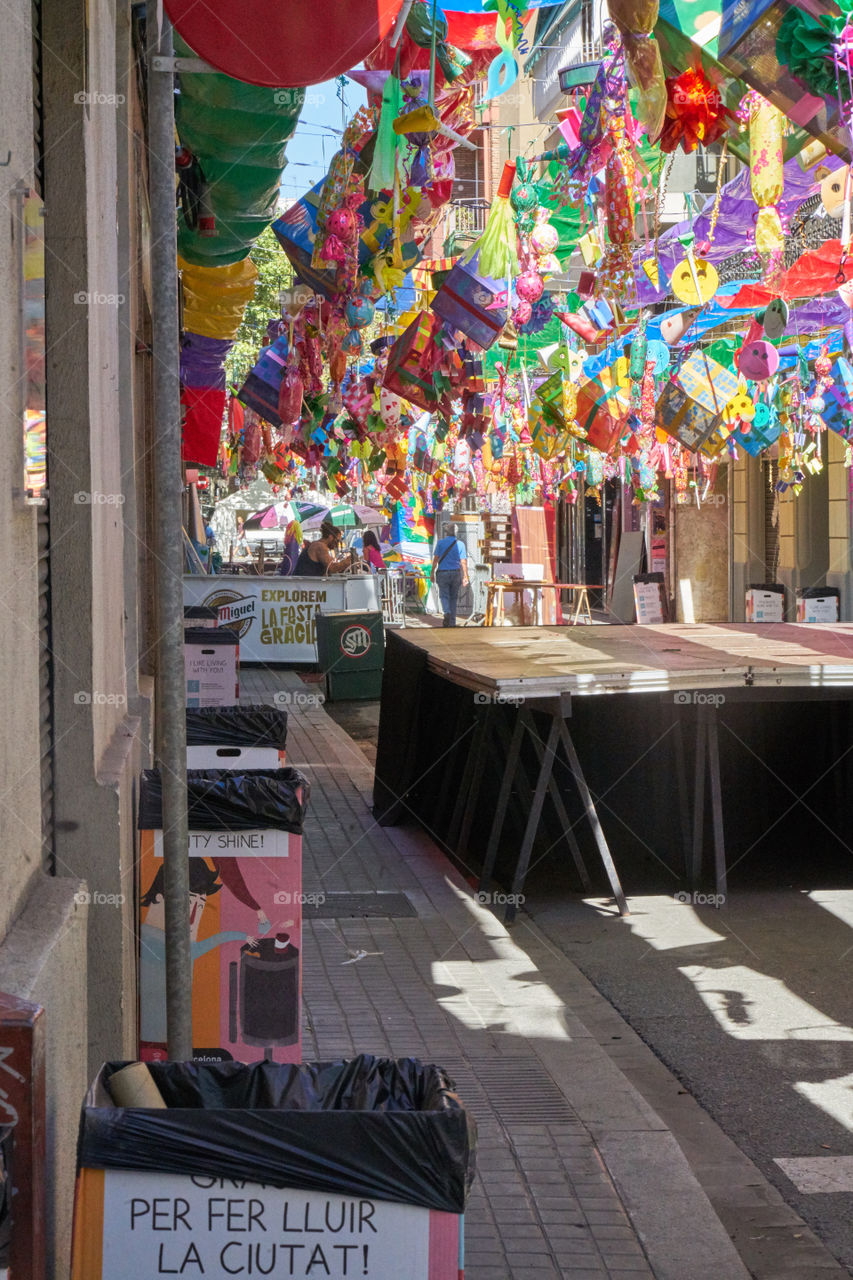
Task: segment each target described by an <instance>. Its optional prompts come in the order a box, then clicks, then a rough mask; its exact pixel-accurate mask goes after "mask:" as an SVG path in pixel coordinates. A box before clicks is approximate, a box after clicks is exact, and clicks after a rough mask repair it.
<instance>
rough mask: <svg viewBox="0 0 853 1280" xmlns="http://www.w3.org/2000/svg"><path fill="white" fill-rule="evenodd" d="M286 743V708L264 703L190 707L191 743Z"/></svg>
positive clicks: (277, 745)
mask: <svg viewBox="0 0 853 1280" xmlns="http://www.w3.org/2000/svg"><path fill="white" fill-rule="evenodd" d="M286 745H287V712H286V711H284V710H279V708H278V707H268V706H266V705H265V704H264V703H260V704H259V705H258V706H253V707H242V706H241V707H188V708H187V746H188V747H275V748H276V749H277V750H278V751H284V749H285V746H286Z"/></svg>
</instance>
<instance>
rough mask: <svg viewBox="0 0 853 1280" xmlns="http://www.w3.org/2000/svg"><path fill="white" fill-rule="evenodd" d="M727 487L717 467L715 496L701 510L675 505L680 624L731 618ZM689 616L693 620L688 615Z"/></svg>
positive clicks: (724, 471)
mask: <svg viewBox="0 0 853 1280" xmlns="http://www.w3.org/2000/svg"><path fill="white" fill-rule="evenodd" d="M728 506H729V483H728V468H727V467H720V468H719V470H718V471H717V480H716V483H715V485H714V491H713V493H710V494H708V496H707V498H706V500H705V501H704V502H702V504H701V506H697V504H696V500H695V498H694V497H693V494H692V491H691V493H690V500H689V501H688V502H685V503H677V504H676V506H675V582H674V584H673V586H674V595H675V605H676V616H677V619H678V621H679V622H689V621H691V620H692V621H695V622H727V621H728V619H729V511H728ZM691 612H692V619H691V616H690V614H691Z"/></svg>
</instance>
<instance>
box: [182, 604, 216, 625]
mask: <svg viewBox="0 0 853 1280" xmlns="http://www.w3.org/2000/svg"><path fill="white" fill-rule="evenodd" d="M218 626H219V614H218V613H217V611H216V609H209V608H208V607H207V605H204V604H185V605H184V630H185V631H186V630H187V628H190V629H202V630H204V629H208V630H211V631H212V630H213V629H214V628H215V627H218Z"/></svg>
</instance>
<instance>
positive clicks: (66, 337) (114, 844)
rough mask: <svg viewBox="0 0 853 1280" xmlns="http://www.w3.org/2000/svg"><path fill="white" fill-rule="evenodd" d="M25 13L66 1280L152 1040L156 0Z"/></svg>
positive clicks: (30, 778) (13, 952)
mask: <svg viewBox="0 0 853 1280" xmlns="http://www.w3.org/2000/svg"><path fill="white" fill-rule="evenodd" d="M13 7H14V9H15V13H14V15H13V20H12V21H9V22H8V23H7V29H6V34H5V37H4V41H3V43H2V47H0V115H2V119H3V121H4V138H3V143H2V147H3V151H4V155H2V156H0V160H5V161H6V163H5V164H4V166H3V168H2V173H3V182H4V184H5V199H6V209H7V213H6V220H5V224H4V230H3V233H2V234H0V279H2V282H3V286H4V288H3V296H4V305H3V307H2V308H0V350H2V352H3V355H4V358H5V360H4V363H5V367H6V368H7V369H8V370H10V371H11V372H10V375H9V379H10V381H9V387H8V389H7V394H6V395H5V396H4V402H3V408H2V412H3V414H4V417H5V430H4V432H3V437H2V438H3V446H2V448H0V477H2V479H0V529H2V536H3V539H4V543H5V546H6V551H7V554H6V556H4V557H3V563H2V568H0V575H2V581H3V586H2V600H3V606H4V607H3V609H2V610H0V629H2V632H3V636H2V642H3V651H4V653H5V655H6V660H5V662H4V663H3V664H2V668H0V697H2V705H3V727H2V731H0V760H2V766H3V775H2V776H3V795H2V797H1V798H0V833H2V840H3V844H4V857H3V858H2V859H0V991H4V992H8V993H10V994H12V995H15V996H18V997H21V998H24V999H27V1000H30V1001H32V1002H34V1003H37V1004H39V1005H41V1006H42V1007H43V1009H44V1015H43V1017H44V1026H45V1032H46V1133H47V1169H46V1170H44V1171H43V1177H44V1185H45V1187H46V1188H47V1200H48V1203H47V1218H48V1221H47V1224H46V1232H47V1241H48V1275H50V1276H51V1277H57V1278H61V1277H64V1276H66V1275H67V1273H68V1266H69V1252H70V1240H71V1204H72V1197H73V1179H74V1161H75V1144H76V1131H77V1121H78V1115H79V1109H80V1105H81V1102H82V1099H83V1096H84V1092H85V1089H86V1086H87V1084H88V1081H89V1080H90V1078H91V1076H92V1073H93V1072H94V1070H96V1069H97V1067H98V1066H99V1065H100V1063H101V1062H102V1061H103V1060H104V1059H107V1058H120V1057H123V1056H133V1055H134V1054H135V1044H136V1012H135V1004H136V1002H135V967H136V963H135V947H134V941H133V939H134V931H133V902H134V889H133V874H134V850H135V833H134V830H133V800H134V790H135V779H136V777H137V776H138V772H139V769H140V767H141V766H142V765H143V764H147V763H149V761H150V750H149V737H150V723H151V703H152V695H151V679H150V674H149V672H150V663H149V662H148V661H147V660H146V656H145V655H146V654H147V653H148V652H149V650H150V646H151V642H152V638H153V635H154V631H153V624H152V620H151V616H150V609H149V607H148V598H149V593H150V586H149V578H150V563H151V556H150V553H149V552H148V550H147V547H148V546H149V545H150V532H149V530H148V528H147V522H148V521H150V519H151V512H150V504H149V503H147V501H146V497H147V484H146V471H147V466H146V458H147V454H148V452H149V449H150V431H151V424H150V422H149V421H148V416H149V415H148V413H147V404H148V391H147V383H148V381H149V380H150V356H149V355H148V354H147V304H146V299H145V291H146V287H147V284H146V270H145V266H146V259H147V249H146V239H147V230H146V227H147V219H146V213H145V194H144V193H145V163H144V157H145V139H144V129H143V123H144V122H143V112H142V97H141V93H140V89H141V87H142V81H143V77H144V66H143V64H142V61H141V59H140V56H139V33H140V29H141V14H140V12H139V9H140V8H141V7H140V6H132V5H130V4H127V3H121V2H120V0H118V2H117V3H112V2H111V0H88V3H84V2H83V0H81V2H80V3H77V2H76V0H13ZM7 150H8V157H7V156H6V155H5V152H6V151H7ZM36 233H37V234H36ZM39 239H41V240H42V241H43V267H42V268H41V271H42V276H41V277H39V276H38V275H37V271H36V268H35V267H34V266H33V262H34V260H35V256H36V255H37V254H38V252H39V251H40V250H39V245H38V243H35V242H37V241H38V240H39ZM40 281H41V283H40ZM39 339H41V347H40V349H39ZM36 383H40V384H41V396H42V403H41V405H40V406H39V404H38V403H37V402H36V401H37V398H38V395H39V388H38V386H36V385H35V384H36ZM39 409H40V410H41V414H42V425H43V428H44V430H43V435H42V436H39V435H38V433H37V432H33V431H32V430H31V435H30V439H29V445H30V447H31V452H34V453H37V452H38V450H39V449H41V450H42V451H43V453H44V454H45V455H46V484H45V485H43V486H36V489H33V488H32V486H31V485H30V483H29V481H30V480H31V479H32V476H31V475H30V476H29V477H25V473H24V466H25V463H26V456H25V455H26V445H25V443H24V436H23V425H24V422H25V421H27V422H29V423H30V425H31V427H32V424H33V422H34V421H35V420H36V417H37V413H38V411H39ZM28 488H30V490H31V492H30V494H29V496H28V494H27V489H28Z"/></svg>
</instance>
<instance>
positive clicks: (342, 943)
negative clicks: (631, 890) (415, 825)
mask: <svg viewBox="0 0 853 1280" xmlns="http://www.w3.org/2000/svg"><path fill="white" fill-rule="evenodd" d="M315 687H316V686H315ZM311 688H312V686H311V685H310V684H309V685H306V684H304V683H303V682H302V681H301V680H300V679H299V678H298V677H297V676H296V675H294V674H293V673H292V672H291V673H289V672H280V671H273V670H261V669H251V670H244V671H243V672H242V675H241V700H242V701H243V702H254V701H270V700H271V699H272V697H273V696H274V695H275V694H276V693H277V692H278V693H279V694H287V693H288V692H290V693H296V692H298V693H299V695H300V699H299V700H298V701H297V700H294V701H293V702H292V703H291V704H290V706H289V707H288V710H289V712H290V716H291V719H290V731H289V735H288V762H289V763H291V764H293V765H295V766H297V767H299V768H300V769H302V770H303V771H304V772H305V774H306V775H307V776H308V777H309V779H310V780H311V784H312V796H311V804H310V809H309V817H308V822H307V825H306V837H305V885H304V887H305V890H306V892H315V891H322V892H323V893H324V894H325V895H326V905H325V906H324V907H323V909H322V910H323V913H324V914H323V917H322V918H319V919H316V920H314V921H313V922H311V924H310V925H309V927H308V928H307V929H306V945H305V973H304V984H305V991H304V1014H305V1057H306V1059H311V1058H315V1059H324V1058H326V1059H328V1058H330V1057H337V1056H341V1055H348V1054H352V1053H355V1052H360V1051H366V1052H378V1053H388V1054H391V1055H393V1056H401V1055H409V1054H413V1055H417V1056H419V1057H421V1058H424V1059H426V1060H427V1061H434V1062H438V1063H439V1064H440V1065H443V1066H445V1067H446V1068H447V1070H448V1071H449V1072H450V1073H451V1074H452V1075H453V1077H454V1078H455V1079H456V1081H457V1084H458V1087H459V1090H460V1093H461V1095H462V1097H463V1099H464V1100H465V1101H466V1104H467V1105H469V1106H470V1107H471V1109H472V1111H473V1113H474V1115H475V1117H476V1118H477V1121H478V1125H479V1130H480V1149H479V1170H478V1175H477V1179H476V1181H475V1186H474V1191H473V1194H472V1198H471V1201H470V1204H469V1210H468V1213H467V1214H466V1239H467V1245H466V1275H467V1276H468V1278H469V1280H491V1277H496V1278H497V1277H513V1278H517V1280H521V1278H522V1277H528V1276H529V1277H543V1278H544V1277H548V1276H555V1277H556V1276H566V1277H575V1278H580V1277H586V1276H589V1277H592V1276H599V1277H600V1276H624V1277H628V1276H631V1277H633V1276H655V1277H658V1278H659V1280H705V1278H707V1280H745V1278H746V1277H747V1276H749V1275H750V1274H753V1275H756V1276H761V1277H762V1280H775V1278H776V1277H778V1280H783V1277H784V1280H800V1278H802V1280H805V1277H807V1276H814V1275H818V1274H819V1275H821V1276H827V1277H829V1276H834V1275H839V1276H840V1275H843V1274H845V1273H844V1272H843V1271H842V1270H841V1268H839V1267H838V1266H837V1265H836V1264H835V1263H834V1261H833V1259H832V1258H831V1257H830V1256H829V1254H827V1252H826V1251H825V1250H824V1249H823V1248H822V1246H821V1245H820V1243H819V1242H818V1241H817V1240H816V1239H815V1238H814V1236H813V1235H812V1233H811V1232H810V1231H809V1230H808V1228H807V1227H806V1226H805V1225H804V1223H803V1222H802V1220H801V1219H800V1218H798V1217H797V1215H796V1214H795V1213H793V1212H792V1211H791V1210H789V1209H788V1208H787V1207H786V1206H785V1204H784V1203H783V1201H782V1199H781V1197H780V1196H779V1195H778V1193H776V1192H775V1191H774V1190H773V1188H772V1187H771V1186H770V1185H769V1184H768V1183H766V1182H765V1180H764V1179H763V1178H762V1177H761V1175H760V1174H759V1173H758V1171H757V1170H756V1169H755V1167H754V1166H753V1165H752V1164H751V1163H750V1162H749V1161H748V1160H746V1159H745V1158H744V1157H743V1156H741V1155H740V1153H739V1152H738V1151H737V1148H735V1147H734V1146H733V1144H731V1143H727V1140H726V1139H725V1137H724V1135H722V1134H721V1133H720V1131H719V1129H718V1128H717V1126H716V1125H714V1124H713V1122H712V1121H710V1120H709V1119H708V1118H707V1116H705V1114H704V1113H703V1112H702V1111H701V1110H700V1109H699V1108H698V1107H697V1106H696V1103H695V1102H694V1101H693V1099H692V1098H691V1097H689V1095H687V1094H685V1092H684V1090H683V1089H682V1088H681V1087H680V1086H679V1084H678V1082H677V1081H676V1080H675V1079H674V1078H673V1077H672V1076H671V1075H670V1074H669V1072H667V1071H666V1070H665V1069H664V1068H663V1067H661V1066H660V1064H659V1063H658V1062H657V1060H656V1059H655V1058H654V1056H653V1055H652V1054H650V1052H649V1050H648V1049H647V1048H645V1046H643V1045H642V1043H641V1041H639V1039H638V1038H637V1037H636V1036H634V1035H633V1033H632V1032H631V1030H630V1028H629V1027H628V1026H627V1025H626V1024H625V1023H624V1022H623V1021H622V1019H621V1018H620V1017H619V1016H618V1014H616V1013H615V1012H614V1011H613V1009H612V1008H611V1006H610V1005H609V1004H608V1003H607V1002H606V1001H605V1000H603V999H602V998H601V996H599V995H598V994H597V992H596V991H595V990H594V988H593V987H592V986H591V985H590V983H589V982H587V981H586V979H585V978H584V977H583V975H582V974H581V972H580V971H579V968H578V967H577V966H576V965H575V963H574V962H573V958H567V956H566V954H565V953H564V951H563V949H562V947H561V946H559V945H554V941H552V940H551V939H550V938H549V937H548V936H546V933H545V931H544V929H540V928H538V927H537V926H536V924H535V923H534V922H532V921H531V920H529V919H528V918H526V917H524V916H522V917H521V919H520V920H519V922H518V924H517V925H516V926H515V928H514V929H513V931H512V934H509V933H508V932H507V930H506V929H505V928H504V926H503V924H502V923H500V921H499V919H498V918H497V917H496V915H495V914H493V913H492V911H491V910H489V909H488V907H487V906H483V905H480V904H479V903H478V902H477V901H476V900H475V898H474V896H473V894H472V892H471V890H470V888H469V886H468V885H467V884H466V883H465V881H464V880H463V879H462V878H461V877H460V876H459V875H458V874H457V873H456V872H455V871H454V870H453V869H452V868H451V867H450V864H449V863H448V862H447V861H446V859H445V858H444V857H443V856H442V855H441V854H440V853H439V852H438V850H437V849H436V848H435V846H434V845H433V844H432V843H431V842H430V840H429V839H428V838H427V837H426V836H425V835H423V834H422V833H420V832H418V831H416V830H414V829H406V830H403V829H393V828H380V827H378V826H377V825H376V823H375V821H374V819H373V817H372V815H371V813H370V810H369V807H368V806H369V802H370V792H371V787H372V769H371V767H370V765H369V763H368V756H369V754H370V752H369V736H370V712H369V710H368V709H367V708H365V710H364V711H363V712H360V711H359V710H358V709H353V708H352V707H350V708H348V709H347V716H348V717H349V718H348V723H349V724H350V727H352V728H353V731H354V732H355V733H356V737H357V739H359V738H361V736H362V735H363V742H364V746H365V748H366V749H365V750H362V749H361V748H360V747H359V746H358V745H356V743H355V742H354V741H353V739H352V738H350V737H349V736H348V734H346V733H345V732H344V731H343V730H342V729H341V728H340V727H339V726H338V725H337V724H335V723H334V722H333V721H332V719H331V718H330V717H329V716H328V715H327V714H326V712H325V710H324V709H323V708H322V706H319V705H310V704H306V703H305V702H304V700H302V698H303V695H304V694H305V692H306V691H310V690H311ZM336 714H338V712H337V711H336ZM342 894H363V895H369V896H368V897H367V898H365V899H361V900H360V901H361V902H362V903H364V902H367V903H369V907H370V910H371V911H372V912H374V913H377V914H375V915H374V916H372V917H371V918H367V919H365V918H347V916H346V914H345V912H346V911H347V910H350V909H355V908H353V907H352V904H351V903H348V902H347V900H346V899H344V898H342V897H340V898H338V899H337V902H339V903H341V904H343V905H341V906H340V907H338V906H337V905H332V904H333V902H334V898H335V895H342ZM400 895H402V898H401V897H400ZM406 910H408V911H409V912H412V914H408V915H406V914H403V913H404V912H405V911H406ZM572 910H574V908H572V907H571V905H570V903H569V902H568V901H567V902H566V914H565V919H566V922H567V923H568V922H569V920H570V919H572V918H573V917H572V916H571V914H570V913H571V912H572ZM582 910H586V909H582ZM378 913H381V914H378ZM591 914H593V913H592V912H591ZM558 918H560V919H561V918H562V917H561V915H560V910H559V909H558V908H556V907H555V908H554V910H553V917H552V918H549V920H548V922H547V924H548V929H549V930H550V929H551V926H552V924H553V923H554V920H556V919H558ZM595 921H596V927H597V928H598V929H599V930H603V929H605V928H606V925H607V924H608V923H613V922H610V921H604V920H602V918H601V917H600V916H599V915H598V914H597V913H596V914H595ZM614 927H615V928H618V924H615V925H614ZM618 936H619V937H620V938H621V937H627V936H628V935H627V934H626V933H624V932H623V933H622V934H619V935H618ZM650 1097H651V1098H654V1099H655V1100H654V1101H653V1102H650V1101H649V1098H650ZM666 1106H668V1107H670V1108H671V1109H672V1111H673V1119H670V1118H664V1117H663V1116H662V1110H663V1109H665V1107H666ZM676 1120H677V1122H678V1124H679V1125H680V1126H681V1128H683V1129H685V1130H690V1134H689V1136H690V1139H691V1141H690V1142H688V1143H687V1144H686V1146H687V1148H688V1150H689V1155H688V1153H687V1152H686V1151H685V1150H683V1149H682V1147H680V1146H679V1144H678V1143H677V1142H676V1141H675V1138H674V1137H673V1134H672V1131H671V1130H672V1128H673V1127H674V1124H675V1121H676ZM691 1126H692V1130H691ZM703 1162H704V1163H703ZM715 1179H716V1184H720V1185H722V1186H725V1187H727V1188H728V1190H729V1196H730V1198H732V1199H737V1200H738V1201H742V1202H743V1203H744V1205H745V1208H744V1209H742V1210H741V1209H738V1210H737V1211H736V1212H735V1213H734V1216H733V1217H732V1218H731V1221H727V1222H726V1223H725V1226H724V1225H723V1224H722V1223H721V1221H720V1217H719V1216H718V1214H719V1213H720V1207H719V1205H718V1204H717V1203H714V1205H713V1207H712V1199H714V1196H713V1195H712V1192H713V1190H714V1186H715ZM706 1184H707V1185H706ZM750 1187H751V1188H752V1191H751V1192H748V1191H747V1190H746V1189H747V1188H750ZM718 1198H719V1197H718ZM730 1234H733V1235H735V1236H736V1237H737V1245H738V1251H739V1252H736V1251H735V1249H734V1248H733V1247H732V1244H731V1240H730Z"/></svg>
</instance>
